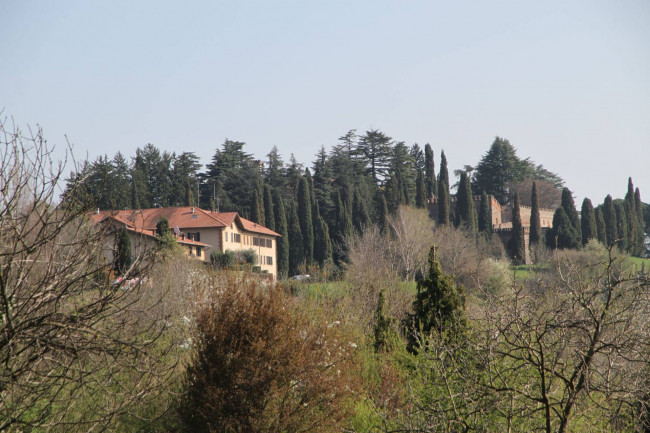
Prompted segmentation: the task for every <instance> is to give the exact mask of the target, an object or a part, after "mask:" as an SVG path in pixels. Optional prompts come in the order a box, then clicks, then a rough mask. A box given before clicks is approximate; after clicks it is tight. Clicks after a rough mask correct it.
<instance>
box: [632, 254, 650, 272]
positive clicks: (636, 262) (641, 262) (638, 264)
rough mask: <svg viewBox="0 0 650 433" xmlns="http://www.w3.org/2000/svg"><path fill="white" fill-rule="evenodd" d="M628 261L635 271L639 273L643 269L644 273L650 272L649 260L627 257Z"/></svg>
mask: <svg viewBox="0 0 650 433" xmlns="http://www.w3.org/2000/svg"><path fill="white" fill-rule="evenodd" d="M628 260H629V261H630V262H631V263H632V265H633V266H634V269H635V271H637V272H640V271H641V269H645V271H646V272H650V259H643V258H641V257H629V258H628Z"/></svg>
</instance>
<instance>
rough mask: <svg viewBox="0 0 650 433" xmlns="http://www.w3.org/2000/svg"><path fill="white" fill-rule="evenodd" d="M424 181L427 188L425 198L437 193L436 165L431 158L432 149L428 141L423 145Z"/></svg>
mask: <svg viewBox="0 0 650 433" xmlns="http://www.w3.org/2000/svg"><path fill="white" fill-rule="evenodd" d="M424 183H425V184H426V188H427V199H428V198H430V197H431V196H432V195H436V194H437V193H438V189H437V188H436V166H435V161H434V159H433V150H432V149H431V146H430V145H429V143H427V144H426V145H425V146H424Z"/></svg>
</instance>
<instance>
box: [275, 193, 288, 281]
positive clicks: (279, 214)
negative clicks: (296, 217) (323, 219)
mask: <svg viewBox="0 0 650 433" xmlns="http://www.w3.org/2000/svg"><path fill="white" fill-rule="evenodd" d="M274 194H275V200H274V202H275V210H274V214H275V228H276V230H277V232H278V233H279V234H280V235H281V236H280V237H279V238H277V241H276V249H277V261H278V279H283V278H286V277H287V274H288V273H289V229H288V226H287V214H286V210H285V207H284V200H283V199H282V195H281V194H280V192H279V191H278V190H276V191H274Z"/></svg>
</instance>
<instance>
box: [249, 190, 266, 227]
mask: <svg viewBox="0 0 650 433" xmlns="http://www.w3.org/2000/svg"><path fill="white" fill-rule="evenodd" d="M250 219H251V221H253V222H256V223H257V224H260V225H264V223H265V222H266V217H265V216H264V197H263V193H262V184H261V183H260V182H258V183H257V184H256V185H255V189H254V191H253V199H252V206H251V216H250Z"/></svg>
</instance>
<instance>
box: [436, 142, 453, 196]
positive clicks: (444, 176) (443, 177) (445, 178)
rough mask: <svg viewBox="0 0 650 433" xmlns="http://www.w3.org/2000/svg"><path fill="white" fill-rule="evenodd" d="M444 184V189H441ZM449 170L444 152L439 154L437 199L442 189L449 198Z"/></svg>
mask: <svg viewBox="0 0 650 433" xmlns="http://www.w3.org/2000/svg"><path fill="white" fill-rule="evenodd" d="M442 184H444V188H442V186H443V185H442ZM449 185H450V184H449V170H448V169H447V157H446V156H445V151H444V150H443V151H442V152H440V172H439V173H438V197H440V196H441V195H442V191H441V189H444V190H445V192H446V195H447V198H449V197H451V195H450V194H449Z"/></svg>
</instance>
